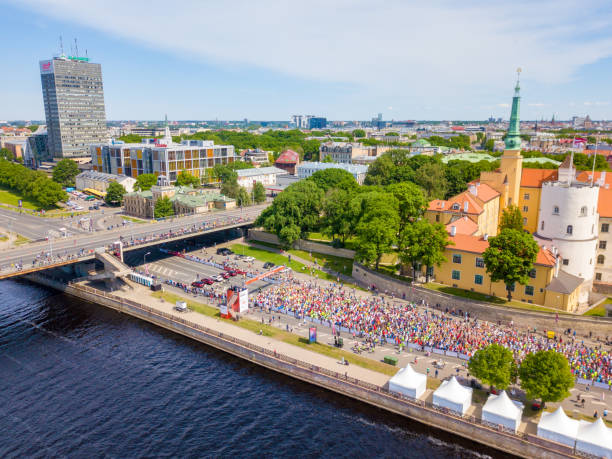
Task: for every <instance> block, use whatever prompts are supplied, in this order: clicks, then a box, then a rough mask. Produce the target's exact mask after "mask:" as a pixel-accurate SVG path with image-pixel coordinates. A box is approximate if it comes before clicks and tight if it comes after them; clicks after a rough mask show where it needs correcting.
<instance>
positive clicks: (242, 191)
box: [234, 186, 251, 207]
mask: <svg viewBox="0 0 612 459" xmlns="http://www.w3.org/2000/svg"><path fill="white" fill-rule="evenodd" d="M234 199H236V204H237V205H239V206H241V207H242V206H248V205H249V204H250V202H251V196H250V195H249V192H248V191H247V190H246V188H245V187H243V186H239V187H238V191H237V192H236V197H235V198H234Z"/></svg>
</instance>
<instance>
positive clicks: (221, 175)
mask: <svg viewBox="0 0 612 459" xmlns="http://www.w3.org/2000/svg"><path fill="white" fill-rule="evenodd" d="M213 176H214V177H215V178H216V179H217V180H218V181H220V182H221V183H225V182H228V181H231V180H232V179H233V180H237V179H238V174H237V173H236V172H235V171H233V170H232V169H230V168H229V167H227V166H226V165H224V164H217V165H216V166H215V167H213Z"/></svg>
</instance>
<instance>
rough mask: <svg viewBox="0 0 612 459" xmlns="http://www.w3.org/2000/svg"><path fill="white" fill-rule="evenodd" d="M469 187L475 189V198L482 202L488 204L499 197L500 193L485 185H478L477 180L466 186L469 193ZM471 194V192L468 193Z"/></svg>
mask: <svg viewBox="0 0 612 459" xmlns="http://www.w3.org/2000/svg"><path fill="white" fill-rule="evenodd" d="M469 185H473V186H475V187H476V195H475V196H476V197H477V198H478V199H480V200H481V201H483V202H489V201H490V200H491V199H495V198H496V197H498V196H501V193H500V192H499V191H497V190H496V189H495V188H493V187H491V186H490V185H487V184H486V183H480V182H479V181H478V180H474V181H473V182H470V183H469V184H468V191H470V188H469ZM470 193H471V191H470Z"/></svg>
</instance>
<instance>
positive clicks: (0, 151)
mask: <svg viewBox="0 0 612 459" xmlns="http://www.w3.org/2000/svg"><path fill="white" fill-rule="evenodd" d="M14 158H15V157H14V156H13V153H12V152H11V150H9V149H8V148H0V159H4V160H6V161H12V160H13V159H14Z"/></svg>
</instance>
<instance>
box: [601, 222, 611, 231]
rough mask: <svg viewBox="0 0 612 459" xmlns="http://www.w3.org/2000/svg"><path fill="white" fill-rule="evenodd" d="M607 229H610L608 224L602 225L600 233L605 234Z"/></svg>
mask: <svg viewBox="0 0 612 459" xmlns="http://www.w3.org/2000/svg"><path fill="white" fill-rule="evenodd" d="M609 229H610V225H609V224H608V223H602V224H601V232H602V233H607V232H608V230H609Z"/></svg>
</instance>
